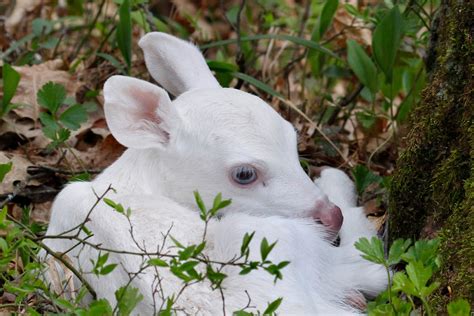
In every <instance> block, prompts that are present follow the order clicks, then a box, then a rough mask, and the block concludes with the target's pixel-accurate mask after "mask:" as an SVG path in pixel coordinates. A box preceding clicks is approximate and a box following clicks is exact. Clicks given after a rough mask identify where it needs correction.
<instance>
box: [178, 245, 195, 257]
mask: <svg viewBox="0 0 474 316" xmlns="http://www.w3.org/2000/svg"><path fill="white" fill-rule="evenodd" d="M195 249H196V245H191V246H189V247H186V248H184V249H183V250H181V251H179V252H178V254H179V259H180V260H187V259H189V258H190V257H191V256H192V255H193V253H194V250H195Z"/></svg>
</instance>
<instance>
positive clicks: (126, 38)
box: [117, 0, 132, 71]
mask: <svg viewBox="0 0 474 316" xmlns="http://www.w3.org/2000/svg"><path fill="white" fill-rule="evenodd" d="M130 12H131V7H130V1H129V0H124V1H123V2H122V4H121V5H120V9H119V24H118V25H117V46H118V47H119V49H120V52H121V53H122V56H123V58H124V59H125V62H126V64H127V69H128V71H130V67H131V64H132V18H131V16H130Z"/></svg>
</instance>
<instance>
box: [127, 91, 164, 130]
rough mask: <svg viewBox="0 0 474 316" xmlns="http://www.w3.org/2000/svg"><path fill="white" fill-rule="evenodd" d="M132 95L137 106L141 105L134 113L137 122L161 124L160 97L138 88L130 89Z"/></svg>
mask: <svg viewBox="0 0 474 316" xmlns="http://www.w3.org/2000/svg"><path fill="white" fill-rule="evenodd" d="M130 95H131V96H132V97H133V99H135V100H136V104H139V105H140V106H139V107H138V108H137V111H136V112H134V113H133V116H134V120H135V121H141V120H145V121H149V122H151V123H155V124H160V123H161V118H160V117H159V116H158V113H157V109H158V106H159V103H160V96H158V95H156V94H154V93H150V92H145V91H143V90H139V89H136V88H132V89H130Z"/></svg>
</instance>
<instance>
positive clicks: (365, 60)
mask: <svg viewBox="0 0 474 316" xmlns="http://www.w3.org/2000/svg"><path fill="white" fill-rule="evenodd" d="M347 61H348V62H349V66H350V67H351V69H352V71H354V73H355V74H356V76H357V78H359V80H360V82H362V84H363V85H364V86H366V87H367V88H369V89H370V92H372V94H375V93H376V92H377V89H378V87H377V67H375V64H374V63H373V62H372V59H370V57H369V56H368V55H367V54H366V53H365V50H364V49H363V48H362V47H361V46H360V45H359V44H358V43H357V42H356V41H354V40H348V41H347Z"/></svg>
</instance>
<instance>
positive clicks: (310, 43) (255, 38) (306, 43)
mask: <svg viewBox="0 0 474 316" xmlns="http://www.w3.org/2000/svg"><path fill="white" fill-rule="evenodd" d="M265 39H276V40H282V41H290V42H292V43H295V44H298V45H301V46H304V47H307V48H309V49H314V50H316V51H319V52H321V53H323V54H326V55H329V56H331V57H333V58H335V59H337V60H339V61H342V59H341V58H339V56H337V55H336V54H334V53H333V52H332V51H330V50H329V49H327V48H325V47H323V46H321V45H319V44H318V43H316V42H313V41H309V40H306V39H304V38H300V37H296V36H291V35H285V34H260V35H250V36H242V37H241V39H240V40H241V41H243V42H248V41H258V40H265ZM235 43H237V39H228V40H222V41H216V42H212V43H209V44H204V45H201V46H199V47H200V48H201V49H207V48H212V47H219V46H225V45H230V44H235Z"/></svg>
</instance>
